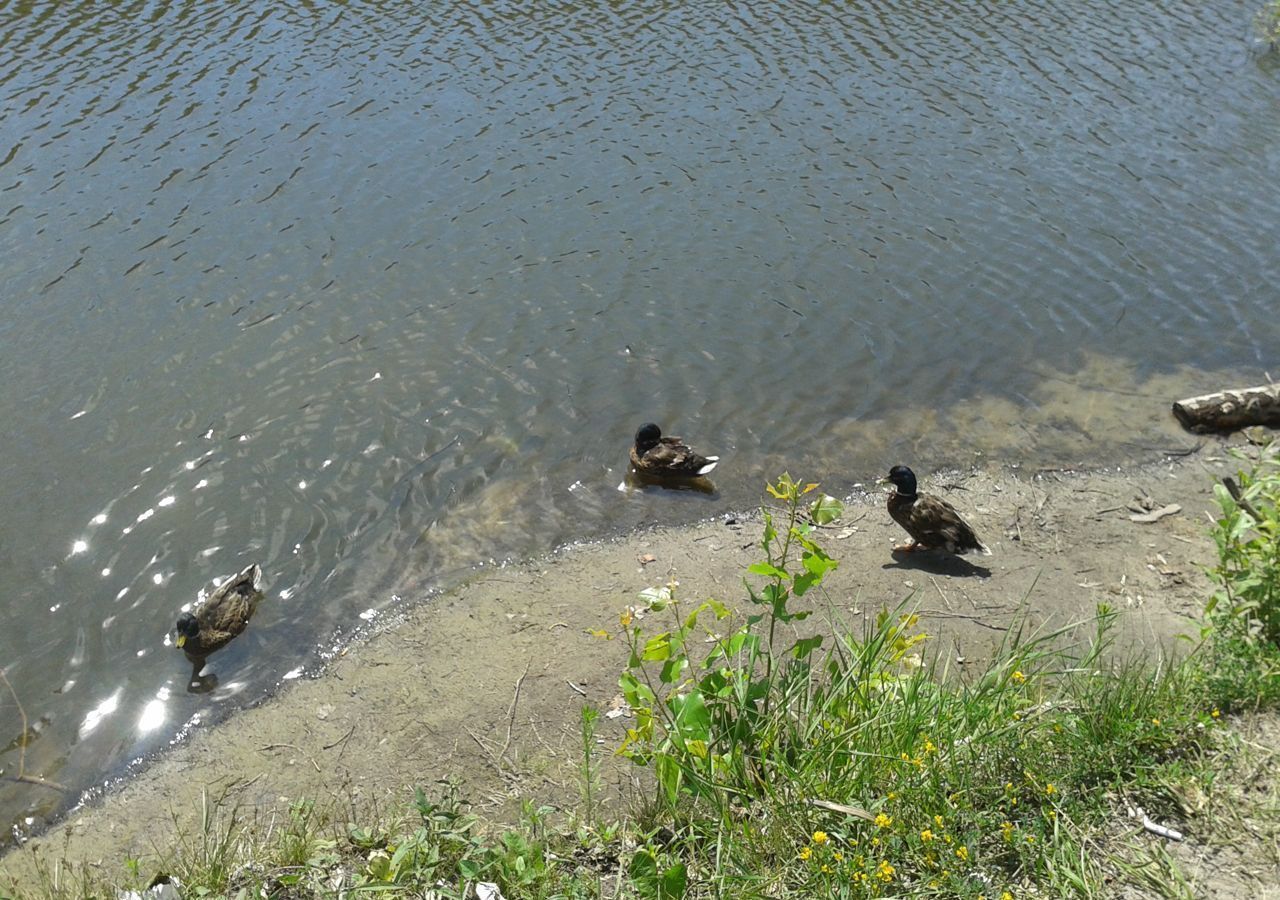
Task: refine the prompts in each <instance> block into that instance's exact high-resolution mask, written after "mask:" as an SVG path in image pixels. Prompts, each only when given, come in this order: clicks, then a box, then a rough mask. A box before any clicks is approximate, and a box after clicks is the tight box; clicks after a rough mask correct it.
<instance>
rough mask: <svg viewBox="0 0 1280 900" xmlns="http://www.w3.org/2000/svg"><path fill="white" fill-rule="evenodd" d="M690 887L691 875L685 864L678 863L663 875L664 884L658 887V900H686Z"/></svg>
mask: <svg viewBox="0 0 1280 900" xmlns="http://www.w3.org/2000/svg"><path fill="white" fill-rule="evenodd" d="M688 886H689V875H688V873H687V872H686V871H685V867H684V863H676V864H675V865H674V866H672V867H671V868H669V869H667V871H665V872H663V873H662V882H661V884H659V885H658V900H684V892H685V890H686V889H687V888H688Z"/></svg>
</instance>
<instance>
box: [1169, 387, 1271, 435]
mask: <svg viewBox="0 0 1280 900" xmlns="http://www.w3.org/2000/svg"><path fill="white" fill-rule="evenodd" d="M1173 414H1174V415H1175V416H1177V417H1178V421H1179V422H1181V423H1182V425H1183V427H1184V428H1189V429H1190V430H1192V431H1195V432H1199V433H1201V434H1203V433H1205V432H1209V431H1234V430H1235V429H1237V428H1244V427H1245V426H1247V425H1271V426H1273V427H1274V426H1280V384H1264V385H1260V386H1258V387H1251V388H1242V389H1240V390H1235V391H1219V392H1218V393H1216V394H1204V395H1203V396H1200V397H1188V398H1187V399H1186V400H1179V401H1178V402H1177V403H1175V404H1173Z"/></svg>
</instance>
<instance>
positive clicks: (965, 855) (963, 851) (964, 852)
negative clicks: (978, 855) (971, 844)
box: [956, 847, 969, 862]
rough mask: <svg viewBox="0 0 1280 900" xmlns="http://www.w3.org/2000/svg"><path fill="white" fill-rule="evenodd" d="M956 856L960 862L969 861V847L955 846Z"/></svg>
mask: <svg viewBox="0 0 1280 900" xmlns="http://www.w3.org/2000/svg"><path fill="white" fill-rule="evenodd" d="M956 858H957V859H959V860H960V861H961V862H968V861H969V848H968V847H957V848H956Z"/></svg>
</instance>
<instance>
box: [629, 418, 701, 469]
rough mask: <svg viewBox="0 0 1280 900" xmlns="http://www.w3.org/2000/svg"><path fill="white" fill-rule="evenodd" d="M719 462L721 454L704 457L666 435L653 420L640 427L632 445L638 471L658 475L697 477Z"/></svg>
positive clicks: (675, 438) (676, 439)
mask: <svg viewBox="0 0 1280 900" xmlns="http://www.w3.org/2000/svg"><path fill="white" fill-rule="evenodd" d="M719 462H720V457H718V456H702V455H701V454H699V453H695V452H694V451H693V450H692V449H690V448H689V447H687V446H685V443H684V441H682V440H681V439H680V438H678V437H673V436H667V437H664V436H663V434H662V429H660V428H659V427H658V426H657V425H654V424H653V423H652V422H648V423H646V424H644V425H641V426H640V430H639V431H637V432H636V442H635V443H634V444H633V445H632V447H631V465H632V466H634V467H635V470H636V471H637V472H640V473H642V474H645V475H654V476H657V477H659V478H697V477H699V476H702V475H707V474H709V473H710V472H711V470H712V469H714V468H715V467H716V465H717V464H718V463H719Z"/></svg>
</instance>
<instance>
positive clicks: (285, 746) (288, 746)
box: [258, 744, 320, 774]
mask: <svg viewBox="0 0 1280 900" xmlns="http://www.w3.org/2000/svg"><path fill="white" fill-rule="evenodd" d="M269 750H296V751H297V752H299V753H301V754H302V755H303V756H305V757H306V758H307V761H308V762H309V763H311V765H313V766H315V770H316V773H317V774H320V764H319V763H318V762H316V761H315V759H314V758H313V757H312V756H311V755H310V754H309V753H307V751H305V750H303V749H302V748H301V747H299V746H298V745H297V744H267V746H265V747H259V748H258V752H259V753H266V752H267V751H269Z"/></svg>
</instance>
